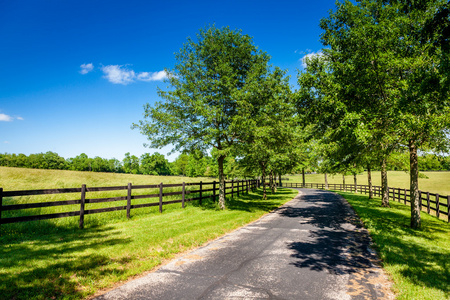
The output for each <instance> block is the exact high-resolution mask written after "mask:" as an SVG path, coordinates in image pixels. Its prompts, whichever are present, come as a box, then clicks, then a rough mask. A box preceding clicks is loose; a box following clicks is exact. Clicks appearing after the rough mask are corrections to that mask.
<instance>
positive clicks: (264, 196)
mask: <svg viewBox="0 0 450 300" xmlns="http://www.w3.org/2000/svg"><path fill="white" fill-rule="evenodd" d="M261 171H262V174H261V175H262V176H261V182H262V186H263V200H266V199H267V193H266V166H265V165H264V163H262V164H261Z"/></svg>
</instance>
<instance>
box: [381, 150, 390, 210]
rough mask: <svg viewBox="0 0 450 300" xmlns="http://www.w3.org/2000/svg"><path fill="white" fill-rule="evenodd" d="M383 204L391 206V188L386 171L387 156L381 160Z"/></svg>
mask: <svg viewBox="0 0 450 300" xmlns="http://www.w3.org/2000/svg"><path fill="white" fill-rule="evenodd" d="M381 206H384V207H389V188H388V179H387V171H386V157H383V160H382V161H381Z"/></svg>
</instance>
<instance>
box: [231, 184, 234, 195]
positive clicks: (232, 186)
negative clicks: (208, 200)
mask: <svg viewBox="0 0 450 300" xmlns="http://www.w3.org/2000/svg"><path fill="white" fill-rule="evenodd" d="M231 198H234V179H231Z"/></svg>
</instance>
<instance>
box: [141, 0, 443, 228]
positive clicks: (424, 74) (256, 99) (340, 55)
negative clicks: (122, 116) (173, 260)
mask: <svg viewBox="0 0 450 300" xmlns="http://www.w3.org/2000/svg"><path fill="white" fill-rule="evenodd" d="M449 5H450V4H449V3H446V1H443V0H427V1H406V0H405V1H402V0H388V1H384V0H383V1H381V0H360V1H357V2H356V3H352V2H350V1H344V2H340V3H339V2H338V3H337V9H336V10H335V11H333V12H330V15H329V16H328V17H327V18H324V19H323V20H321V24H320V26H321V28H322V29H323V30H324V33H323V34H322V36H321V40H322V43H323V45H324V46H325V48H324V49H323V50H322V52H321V54H320V55H316V56H313V57H311V58H310V59H307V61H306V62H307V68H306V70H305V71H303V72H301V73H300V74H299V76H298V83H299V90H298V91H295V92H293V91H291V88H290V86H289V84H288V78H287V77H286V75H285V72H284V71H282V70H280V69H279V68H276V67H275V68H274V67H272V66H271V65H270V63H269V59H270V57H269V56H268V54H267V53H265V52H262V51H261V50H259V49H258V48H257V47H256V46H255V45H254V44H253V42H252V39H251V38H250V37H249V36H247V35H243V34H242V33H241V31H233V30H230V29H229V28H228V27H226V28H221V29H218V28H216V27H214V26H212V27H210V28H206V29H203V30H200V32H199V34H198V35H197V38H196V40H193V39H188V41H187V42H186V43H185V44H184V46H183V47H182V49H181V50H180V52H179V53H177V54H176V60H177V62H176V64H175V67H174V69H173V70H166V72H167V73H168V74H169V76H168V80H167V81H168V83H169V89H168V90H167V91H163V90H158V93H159V96H160V97H161V98H162V99H163V101H160V102H156V103H155V104H154V105H150V104H146V105H145V113H144V119H143V120H141V121H139V122H138V123H137V124H133V128H137V129H139V130H140V131H141V133H142V134H144V135H146V136H147V137H148V139H149V141H150V143H149V146H150V147H152V148H160V147H163V146H167V145H173V146H174V150H178V151H188V152H193V151H198V152H203V153H204V152H206V151H209V150H210V149H214V151H215V155H213V158H214V159H215V160H216V162H217V171H218V176H219V180H220V195H219V203H220V205H221V207H222V208H224V205H225V202H224V201H225V198H224V189H223V180H224V162H225V160H226V159H227V158H235V161H236V163H237V165H239V166H240V169H241V170H243V171H242V172H243V173H244V174H247V175H249V176H255V175H260V176H262V179H263V182H264V180H265V177H266V176H267V175H268V176H269V177H273V176H274V175H276V174H285V173H288V172H291V171H292V170H294V169H295V168H298V167H299V166H300V167H301V166H303V167H308V166H309V167H310V168H311V167H312V166H314V168H317V169H319V170H321V171H322V172H324V173H327V172H332V173H348V172H350V173H354V174H356V173H359V172H360V171H361V170H362V169H363V168H366V169H367V170H368V171H369V172H368V173H369V176H370V174H371V173H370V170H372V169H373V168H374V166H378V167H379V168H380V169H381V174H382V186H383V205H385V206H388V205H389V202H388V194H387V192H388V190H387V186H388V185H387V175H386V174H387V173H386V171H387V161H388V159H389V157H390V156H391V154H392V153H395V152H404V151H405V150H406V151H409V157H410V159H409V169H410V174H411V188H410V189H411V199H412V201H411V202H412V206H411V226H412V227H413V228H417V227H419V226H420V214H419V205H418V204H419V198H418V197H419V195H418V169H419V163H418V153H419V151H434V152H438V151H442V150H445V149H447V142H448V129H449V128H450V117H449V116H450V113H449V112H450V101H449V87H450V81H449V80H450V77H449V76H448V75H449V65H450V64H449V62H450V60H449V51H448V50H449V45H450V43H449V38H448V37H449V32H450V18H449V10H450V7H449ZM370 182H371V181H370V180H369V183H370ZM263 186H264V194H265V185H263Z"/></svg>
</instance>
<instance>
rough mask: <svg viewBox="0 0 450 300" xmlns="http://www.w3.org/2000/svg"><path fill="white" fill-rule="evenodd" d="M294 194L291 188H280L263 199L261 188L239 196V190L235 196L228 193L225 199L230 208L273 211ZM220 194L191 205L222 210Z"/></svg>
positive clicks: (204, 208) (190, 203) (241, 193)
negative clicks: (219, 199) (214, 198)
mask: <svg viewBox="0 0 450 300" xmlns="http://www.w3.org/2000/svg"><path fill="white" fill-rule="evenodd" d="M289 194H292V190H291V189H278V191H277V192H276V193H274V194H272V193H271V192H268V193H267V196H268V200H262V198H263V192H262V190H261V189H257V190H255V191H253V192H252V191H249V192H248V193H247V192H240V193H239V196H238V194H237V192H235V193H234V195H233V197H232V196H231V194H228V195H227V197H226V199H225V205H226V208H227V209H228V210H241V211H248V212H255V211H272V210H274V209H277V208H278V207H279V206H280V205H281V204H282V203H283V202H284V201H283V200H285V199H286V196H287V195H289ZM218 198H219V196H218V195H216V201H214V200H213V199H212V198H205V199H203V200H202V204H200V203H199V201H198V200H196V201H192V202H189V205H192V206H194V207H198V208H201V209H203V210H220V207H219V203H218V202H217V201H218Z"/></svg>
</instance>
